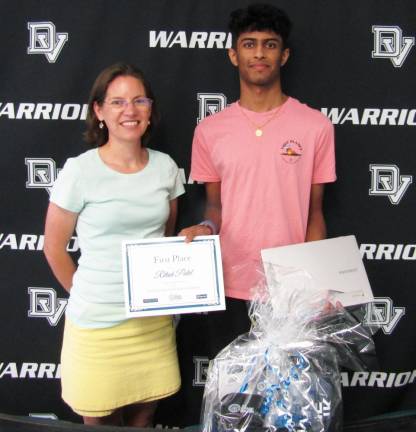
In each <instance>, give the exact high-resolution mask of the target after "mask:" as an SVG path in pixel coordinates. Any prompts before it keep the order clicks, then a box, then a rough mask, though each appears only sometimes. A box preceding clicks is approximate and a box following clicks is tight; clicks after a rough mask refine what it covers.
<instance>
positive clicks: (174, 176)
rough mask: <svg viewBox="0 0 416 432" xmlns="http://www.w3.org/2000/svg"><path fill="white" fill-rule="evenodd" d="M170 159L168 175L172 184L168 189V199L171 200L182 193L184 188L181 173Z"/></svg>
mask: <svg viewBox="0 0 416 432" xmlns="http://www.w3.org/2000/svg"><path fill="white" fill-rule="evenodd" d="M170 161H171V169H170V175H171V180H172V186H171V188H170V190H169V200H173V199H175V198H177V197H178V196H180V195H182V194H184V193H185V188H184V186H183V182H182V179H181V173H180V171H179V168H178V166H177V165H176V163H175V161H174V160H173V159H170Z"/></svg>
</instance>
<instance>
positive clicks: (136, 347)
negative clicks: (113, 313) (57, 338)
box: [61, 316, 180, 417]
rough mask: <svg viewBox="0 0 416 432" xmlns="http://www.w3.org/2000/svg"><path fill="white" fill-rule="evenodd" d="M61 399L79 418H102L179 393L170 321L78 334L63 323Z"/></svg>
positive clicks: (83, 330) (162, 319)
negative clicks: (136, 404) (134, 405)
mask: <svg viewBox="0 0 416 432" xmlns="http://www.w3.org/2000/svg"><path fill="white" fill-rule="evenodd" d="M61 382H62V398H63V399H64V401H65V402H66V403H67V404H68V405H69V406H70V407H71V408H72V409H73V410H74V411H75V412H76V413H78V414H80V415H82V416H89V417H101V416H104V415H109V414H111V413H112V412H113V411H114V410H115V409H117V408H119V407H122V406H125V405H129V404H132V403H137V402H150V401H153V400H157V399H162V398H164V397H167V396H170V395H171V394H173V393H175V392H177V391H178V390H179V387H180V374H179V367H178V357H177V353H176V340H175V329H174V327H173V324H172V319H171V317H170V316H162V317H147V318H135V319H129V320H127V321H125V322H123V323H122V324H120V325H117V326H114V327H106V328H98V329H95V328H94V329H90V328H80V327H77V326H75V325H74V324H73V323H71V322H70V320H69V319H68V318H66V321H65V331H64V341H63V346H62V353H61Z"/></svg>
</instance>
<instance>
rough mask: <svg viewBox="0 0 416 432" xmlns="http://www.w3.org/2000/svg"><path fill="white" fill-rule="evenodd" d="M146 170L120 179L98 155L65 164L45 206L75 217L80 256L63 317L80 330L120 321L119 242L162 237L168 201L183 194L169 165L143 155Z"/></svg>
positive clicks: (159, 156)
mask: <svg viewBox="0 0 416 432" xmlns="http://www.w3.org/2000/svg"><path fill="white" fill-rule="evenodd" d="M148 152H149V161H148V164H147V165H146V167H145V168H144V169H143V170H141V171H139V172H137V173H133V174H123V173H119V172H117V171H114V170H113V169H111V168H110V167H108V166H107V165H106V164H105V163H104V162H103V161H102V160H101V158H100V156H99V154H98V149H92V150H89V151H87V152H85V153H82V154H81V155H79V156H77V157H75V158H69V159H68V160H67V161H66V163H65V165H64V167H63V169H62V170H61V171H60V173H59V175H58V178H57V180H56V182H55V184H54V187H53V190H52V193H51V197H50V200H51V201H52V202H53V203H55V204H56V205H58V206H59V207H62V208H64V209H66V210H69V211H72V212H75V213H78V219H77V224H76V232H77V236H78V242H79V247H80V250H81V256H80V258H79V260H78V268H77V270H76V272H75V275H74V278H73V286H72V288H71V291H70V297H69V301H68V306H67V310H66V313H67V315H68V317H69V318H70V319H71V321H72V322H73V323H74V324H76V325H78V326H80V327H90V328H94V327H110V326H113V325H116V324H119V323H120V322H122V321H123V320H125V319H126V315H125V306H124V290H123V275H122V261H121V242H122V240H131V239H142V238H151V237H163V236H164V230H165V223H166V221H167V219H168V216H169V201H170V200H173V199H175V198H176V197H178V196H179V195H181V194H183V193H184V187H183V184H182V182H181V180H180V175H179V170H178V167H177V166H176V164H175V162H174V161H173V160H172V159H171V158H170V157H169V156H168V155H167V154H164V153H161V152H159V151H155V150H151V149H148Z"/></svg>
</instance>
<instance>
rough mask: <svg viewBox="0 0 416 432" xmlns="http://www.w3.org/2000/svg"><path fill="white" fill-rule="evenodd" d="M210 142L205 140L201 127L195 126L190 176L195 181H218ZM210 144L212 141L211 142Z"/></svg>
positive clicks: (219, 178) (219, 179)
mask: <svg viewBox="0 0 416 432" xmlns="http://www.w3.org/2000/svg"><path fill="white" fill-rule="evenodd" d="M209 144H210V143H208V142H207V140H206V138H205V136H204V134H203V132H202V130H201V128H200V127H199V126H197V127H196V129H195V133H194V139H193V142H192V162H191V177H192V179H194V180H196V181H203V182H218V181H221V177H220V176H219V175H218V173H217V171H216V169H215V167H214V164H213V162H212V157H211V148H210V146H209ZM211 144H212V143H211Z"/></svg>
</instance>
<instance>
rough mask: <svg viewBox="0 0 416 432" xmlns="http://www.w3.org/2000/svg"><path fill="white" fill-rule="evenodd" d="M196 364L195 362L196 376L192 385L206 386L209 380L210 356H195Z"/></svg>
mask: <svg viewBox="0 0 416 432" xmlns="http://www.w3.org/2000/svg"><path fill="white" fill-rule="evenodd" d="M194 364H195V377H194V379H193V380H192V385H193V386H194V387H201V386H204V385H205V383H206V381H207V373H208V366H209V358H208V357H197V356H194Z"/></svg>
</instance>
